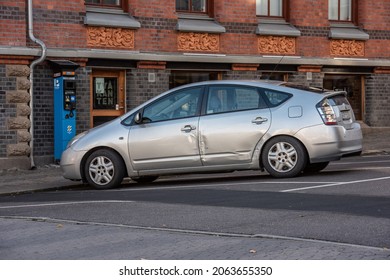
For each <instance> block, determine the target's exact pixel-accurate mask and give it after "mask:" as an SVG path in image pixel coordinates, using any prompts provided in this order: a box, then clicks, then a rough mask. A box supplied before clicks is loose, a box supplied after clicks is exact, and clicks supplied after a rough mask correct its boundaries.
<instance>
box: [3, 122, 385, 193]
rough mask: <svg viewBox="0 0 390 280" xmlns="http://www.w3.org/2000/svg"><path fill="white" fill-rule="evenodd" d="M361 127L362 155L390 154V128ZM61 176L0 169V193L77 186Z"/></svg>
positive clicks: (55, 170) (41, 169) (51, 168)
mask: <svg viewBox="0 0 390 280" xmlns="http://www.w3.org/2000/svg"><path fill="white" fill-rule="evenodd" d="M362 128H363V155H370V154H390V128H387V127H386V128H370V127H365V126H364V125H362ZM80 184H82V183H81V182H73V181H70V180H67V179H65V178H63V177H62V172H61V168H60V167H59V165H55V164H50V165H45V166H38V167H37V168H36V169H35V170H17V169H10V170H1V169H0V195H8V194H18V193H24V192H33V191H42V190H57V189H62V188H65V187H72V186H79V185H80Z"/></svg>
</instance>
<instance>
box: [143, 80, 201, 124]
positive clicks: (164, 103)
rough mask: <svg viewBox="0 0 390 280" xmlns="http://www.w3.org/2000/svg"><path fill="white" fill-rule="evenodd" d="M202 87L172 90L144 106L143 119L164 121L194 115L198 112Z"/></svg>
mask: <svg viewBox="0 0 390 280" xmlns="http://www.w3.org/2000/svg"><path fill="white" fill-rule="evenodd" d="M202 90H203V88H202V87H196V88H190V89H185V90H181V91H177V92H174V93H172V94H169V95H168V96H165V97H163V98H161V99H159V100H157V101H156V102H153V103H152V104H150V105H148V106H147V107H145V109H144V112H143V118H144V120H146V121H148V122H156V121H166V120H173V119H179V118H188V117H194V116H196V115H197V114H198V111H199V110H198V109H199V103H200V102H199V101H200V99H201V94H202Z"/></svg>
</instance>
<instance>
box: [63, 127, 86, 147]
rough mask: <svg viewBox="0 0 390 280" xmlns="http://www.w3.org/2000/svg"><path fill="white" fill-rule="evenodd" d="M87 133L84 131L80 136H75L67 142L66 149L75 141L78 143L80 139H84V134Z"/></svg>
mask: <svg viewBox="0 0 390 280" xmlns="http://www.w3.org/2000/svg"><path fill="white" fill-rule="evenodd" d="M87 133H88V130H87V131H84V132H82V133H80V134H77V135H76V136H75V137H73V138H72V139H71V140H70V141H69V142H68V145H66V148H67V149H68V148H69V147H70V146H72V145H73V144H74V143H76V142H77V141H79V140H80V139H81V138H82V137H84V136H85V135H86V134H87Z"/></svg>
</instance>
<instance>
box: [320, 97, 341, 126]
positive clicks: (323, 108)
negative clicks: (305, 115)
mask: <svg viewBox="0 0 390 280" xmlns="http://www.w3.org/2000/svg"><path fill="white" fill-rule="evenodd" d="M317 111H318V112H319V113H320V116H321V118H322V121H323V122H324V124H326V125H336V124H337V117H336V114H335V112H334V110H333V107H332V105H331V104H330V103H329V100H328V99H324V100H322V101H321V102H320V103H318V104H317Z"/></svg>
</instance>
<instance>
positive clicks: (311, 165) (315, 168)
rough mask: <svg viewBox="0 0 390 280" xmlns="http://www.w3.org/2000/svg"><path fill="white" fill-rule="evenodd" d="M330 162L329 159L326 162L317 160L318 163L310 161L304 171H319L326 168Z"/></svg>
mask: <svg viewBox="0 0 390 280" xmlns="http://www.w3.org/2000/svg"><path fill="white" fill-rule="evenodd" d="M328 164H329V161H325V162H316V163H308V164H307V166H306V167H305V169H304V170H303V173H308V174H310V173H318V172H320V171H321V170H323V169H325V168H326V167H327V166H328Z"/></svg>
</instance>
